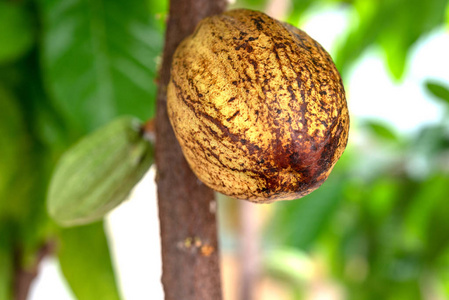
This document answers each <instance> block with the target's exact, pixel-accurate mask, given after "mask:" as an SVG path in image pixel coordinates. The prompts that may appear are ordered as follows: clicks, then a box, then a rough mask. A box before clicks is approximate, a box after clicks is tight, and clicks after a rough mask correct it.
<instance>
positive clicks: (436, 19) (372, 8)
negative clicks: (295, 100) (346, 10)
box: [336, 0, 447, 79]
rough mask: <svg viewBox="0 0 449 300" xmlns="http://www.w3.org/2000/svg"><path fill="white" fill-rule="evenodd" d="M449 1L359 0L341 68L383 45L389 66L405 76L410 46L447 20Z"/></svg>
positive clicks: (338, 57)
mask: <svg viewBox="0 0 449 300" xmlns="http://www.w3.org/2000/svg"><path fill="white" fill-rule="evenodd" d="M446 4H447V0H429V1H420V0H411V1H409V0H380V1H378V0H356V1H355V2H354V8H355V11H354V13H355V15H354V19H353V21H352V26H351V29H350V30H349V31H348V33H347V36H346V38H344V39H342V43H341V45H340V48H339V49H338V51H337V55H336V63H337V67H338V69H339V71H340V72H341V73H343V75H344V74H346V72H347V69H348V68H349V67H350V66H351V65H352V64H353V63H354V62H355V61H356V59H358V58H359V57H360V56H361V54H362V53H363V52H364V51H365V50H366V49H368V47H370V46H372V45H379V46H381V47H382V48H383V50H384V53H385V57H386V62H387V65H388V68H389V70H390V72H391V74H392V75H393V78H395V79H401V78H402V76H403V74H404V70H405V69H406V65H407V57H408V52H409V49H410V48H411V47H412V46H413V45H414V43H415V42H416V41H417V40H418V39H419V38H420V37H421V36H422V35H423V34H426V33H428V32H430V30H432V29H433V28H435V27H436V26H439V25H441V24H443V22H444V10H445V7H446Z"/></svg>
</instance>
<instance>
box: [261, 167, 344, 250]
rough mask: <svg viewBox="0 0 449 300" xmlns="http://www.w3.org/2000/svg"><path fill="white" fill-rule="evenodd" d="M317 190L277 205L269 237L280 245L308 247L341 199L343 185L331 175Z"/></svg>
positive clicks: (335, 176) (335, 175)
mask: <svg viewBox="0 0 449 300" xmlns="http://www.w3.org/2000/svg"><path fill="white" fill-rule="evenodd" d="M333 175H334V176H332V178H329V179H328V180H327V181H326V182H325V183H324V184H323V185H322V186H321V187H320V188H319V189H318V190H316V191H314V192H312V193H311V194H310V195H308V196H306V197H304V198H301V199H298V200H293V201H284V202H278V203H276V204H274V205H277V212H276V214H275V217H274V218H273V220H272V223H271V225H270V226H268V228H269V231H268V234H269V236H271V237H272V238H273V239H275V240H276V241H279V242H280V243H281V244H283V245H288V246H293V247H297V248H301V249H305V248H308V247H309V246H310V245H311V244H312V243H313V242H314V241H315V240H316V238H317V237H318V235H319V234H320V233H321V231H322V230H323V229H324V227H325V226H326V224H327V223H328V220H329V219H330V217H331V215H332V214H333V212H334V211H335V209H336V208H337V206H338V203H339V202H340V200H341V198H342V192H343V185H342V184H341V181H340V180H339V179H338V178H337V176H338V175H337V174H335V173H334V174H333Z"/></svg>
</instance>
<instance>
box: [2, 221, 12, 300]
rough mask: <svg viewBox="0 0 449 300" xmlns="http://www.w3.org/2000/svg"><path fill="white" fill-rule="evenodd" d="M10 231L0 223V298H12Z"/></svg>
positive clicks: (7, 299) (5, 299)
mask: <svg viewBox="0 0 449 300" xmlns="http://www.w3.org/2000/svg"><path fill="white" fill-rule="evenodd" d="M12 256H13V255H12V245H11V239H10V232H9V230H8V226H7V225H6V224H3V223H0V300H10V299H12V295H11V293H12V274H13V265H12V264H13V257H12Z"/></svg>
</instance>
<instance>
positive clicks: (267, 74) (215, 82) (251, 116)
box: [167, 9, 349, 203]
mask: <svg viewBox="0 0 449 300" xmlns="http://www.w3.org/2000/svg"><path fill="white" fill-rule="evenodd" d="M167 97H168V99H167V105H168V114H169V118H170V121H171V124H172V127H173V129H174V132H175V134H176V137H177V139H178V141H179V143H180V145H181V147H182V150H183V153H184V155H185V157H186V159H187V161H188V163H189V165H190V167H191V168H192V170H193V171H194V173H195V174H196V175H197V177H198V178H199V179H200V180H201V181H202V182H204V183H205V184H206V185H208V186H209V187H211V188H212V189H214V190H216V191H218V192H221V193H223V194H225V195H228V196H231V197H235V198H239V199H246V200H250V201H253V202H259V203H267V202H272V201H275V200H289V199H296V198H300V197H302V196H304V195H306V194H308V193H310V192H312V191H313V190H315V189H317V188H318V187H319V186H320V185H321V184H322V183H323V182H324V181H325V180H326V179H327V177H328V175H329V173H330V172H331V170H332V168H333V166H334V165H335V163H336V162H337V160H338V159H339V158H340V156H341V155H342V153H343V151H344V149H345V147H346V144H347V140H348V131H349V114H348V109H347V104H346V98H345V92H344V87H343V84H342V80H341V78H340V75H339V73H338V71H337V69H336V67H335V65H334V63H333V62H332V59H331V57H330V56H329V54H328V53H327V52H326V51H325V50H324V49H323V47H321V45H320V44H318V42H316V41H315V40H313V39H312V38H311V37H309V36H308V35H307V34H306V33H305V32H303V31H301V30H299V29H297V28H295V27H293V26H291V25H289V24H285V23H282V22H279V21H277V20H275V19H272V18H270V17H269V16H267V15H265V14H263V13H261V12H256V11H251V10H243V9H242V10H233V11H229V12H226V13H224V14H221V15H217V16H213V17H209V18H206V19H204V20H203V21H202V22H200V23H199V25H198V27H197V28H196V30H195V32H194V33H193V34H192V35H191V36H189V37H188V38H186V39H185V40H184V41H183V42H182V43H181V44H180V45H179V47H178V48H177V50H176V52H175V54H174V58H173V63H172V70H171V79H170V83H169V85H168V92H167Z"/></svg>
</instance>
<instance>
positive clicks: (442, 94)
mask: <svg viewBox="0 0 449 300" xmlns="http://www.w3.org/2000/svg"><path fill="white" fill-rule="evenodd" d="M426 88H427V90H428V91H429V92H430V93H431V94H432V95H433V96H435V97H436V98H438V99H440V100H443V101H444V103H446V104H449V88H447V87H446V86H444V85H442V84H441V83H439V82H437V81H434V80H427V81H426Z"/></svg>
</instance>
